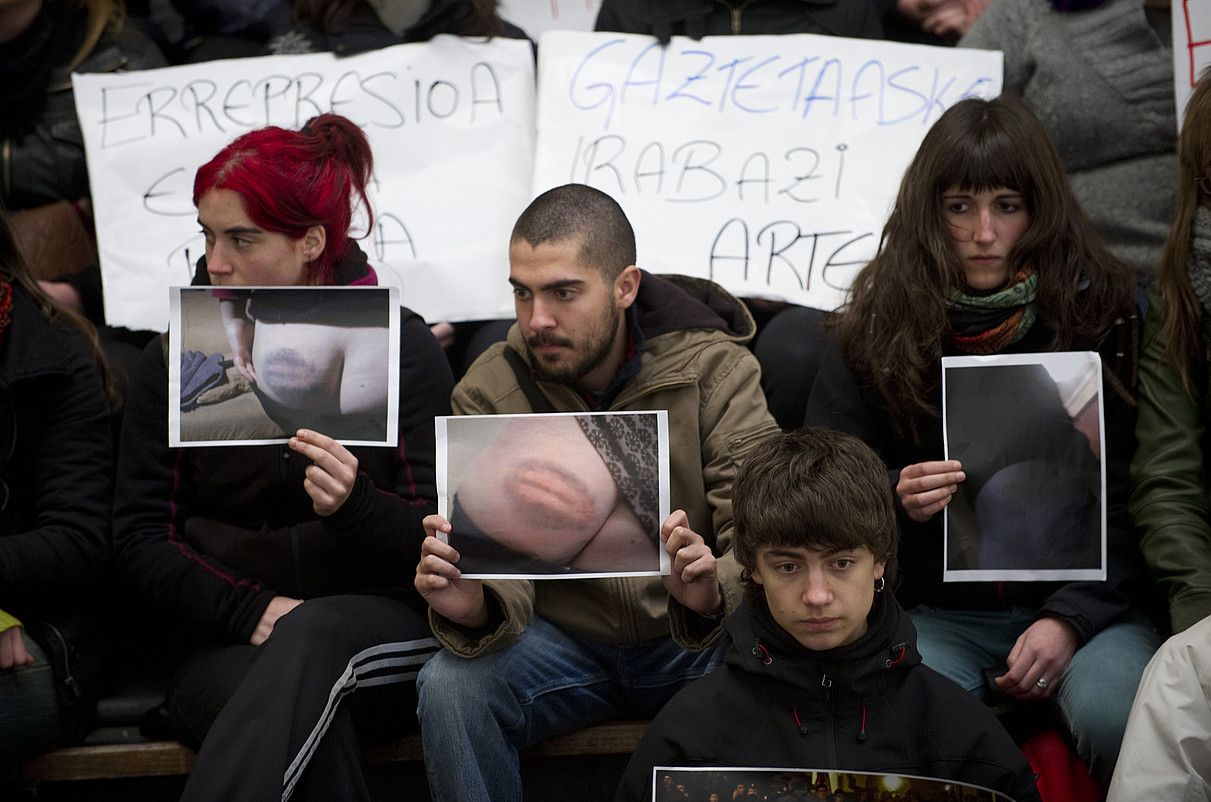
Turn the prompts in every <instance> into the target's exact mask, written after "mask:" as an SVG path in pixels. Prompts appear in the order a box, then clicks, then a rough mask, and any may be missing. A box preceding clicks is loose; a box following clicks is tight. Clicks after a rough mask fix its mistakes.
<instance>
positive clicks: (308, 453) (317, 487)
mask: <svg viewBox="0 0 1211 802" xmlns="http://www.w3.org/2000/svg"><path fill="white" fill-rule="evenodd" d="M290 447H291V448H292V449H294V450H295V451H297V452H298V453H300V454H302V455H303V456H304V457H306V458H307V459H309V460H311V464H310V465H308V466H307V472H306V478H305V479H303V489H304V490H306V491H307V495H309V496H311V507H312V509H314V510H315V514H316V515H321V516H324V517H327V516H329V515H331V514H332V513H334V512H336V511H337V510H339V509H340V508H341V506H342V505H343V504H344V503H345V502H346V501H348V500H349V494H350V493H352V492H353V483H354V482H356V481H357V457H355V456H353V455H352V454H351V453H349V449H347V448H345V447H344V446H343V445H341V444H340V443H338V442H336V441H335V440H333V439H332V438H331V437H328V436H327V435H322V434H320V433H319V432H313V431H311V430H310V429H299V430H298V432H296V433H295V435H294V437H292V438H290Z"/></svg>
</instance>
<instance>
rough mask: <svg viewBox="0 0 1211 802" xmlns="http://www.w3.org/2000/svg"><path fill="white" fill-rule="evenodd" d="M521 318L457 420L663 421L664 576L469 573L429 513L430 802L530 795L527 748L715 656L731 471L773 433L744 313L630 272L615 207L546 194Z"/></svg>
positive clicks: (673, 685)
mask: <svg viewBox="0 0 1211 802" xmlns="http://www.w3.org/2000/svg"><path fill="white" fill-rule="evenodd" d="M509 283H510V284H511V285H512V286H513V294H514V301H515V306H516V310H517V325H515V326H514V327H513V328H512V329H511V330H510V331H509V335H508V338H507V340H506V342H504V343H498V344H496V345H494V346H493V347H491V348H490V349H489V350H488V351H486V352H485V353H484V354H483V355H482V356H481V357H480V358H479V359H478V360H477V361H476V362H475V364H474V365H472V366H471V368H470V369H469V370H468V371H467V374H466V376H465V377H464V378H463V380H462V381H461V382H460V383H459V384H458V386H457V387H455V389H454V395H453V396H452V399H451V405H452V407H453V409H454V412H455V413H456V414H480V415H482V414H509V413H513V414H518V413H529V412H591V411H625V410H655V409H664V410H668V422H669V453H670V455H671V456H670V466H669V468H670V470H669V472H670V488H671V501H672V506H673V508H674V510H675V512H674V513H673V514H672V515H671V516H669V518H668V519H667V520H665V521H664V522H663V524H662V526H661V533H660V536H661V541H662V542H663V543H664V547H665V548H666V550H667V551H668V552H669V556H670V561H671V564H672V571H671V574H670V575H669V576H667V577H663V578H662V580H663V581H661V579H657V578H647V577H629V578H619V577H616V578H609V579H583V580H577V581H543V582H538V583H534V582H530V581H526V580H486V581H482V582H481V581H477V580H468V579H462V578H461V577H460V574H459V570H458V561H459V555H458V552H457V551H456V550H455V549H454V548H453V547H451V546H450V545H448V544H446V543H443V542H441V540H439V539H438V537H436V535H437V534H438V533H439V532H442V533H447V534H449V533H450V532H451V531H452V529H451V526H450V523H449V522H448V521H446V520H445V519H443V518H441V517H440V516H429V517H428V518H426V519H425V526H426V529H427V534H428V535H429V537H426V538H425V541H424V544H423V546H422V551H421V561H420V563H419V564H418V566H417V573H416V587H417V589H418V590H419V591H420V593H421V594H422V595H423V596H424V597H425V599H426V600H427V601H428V603H429V606H430V610H429V619H430V623H431V624H432V626H433V631H434V634H435V635H436V636H437V638H438V640H440V641H441V643H442V645H443V646H444V647H445V649H444V650H443V651H442V652H441V653H440V654H439V655H438V656H437V657H436V658H434V659H433V660H431V661H430V663H429V664H428V666H427V667H426V668H425V670H424V671H423V672H422V673H421V676H420V678H419V680H418V682H419V688H420V705H419V710H418V712H419V714H420V718H421V730H422V735H423V738H424V744H425V767H426V771H427V772H428V776H429V785H430V789H431V792H432V796H433V798H434V799H442V800H451V801H452V802H453V801H456V800H486V799H520V798H521V796H522V789H521V778H520V773H519V766H518V752H519V750H521V749H524V748H525V747H527V746H530V745H531V744H534V743H537V742H538V741H541V740H543V739H545V738H549V737H551V736H554V735H558V734H560V733H564V732H569V731H572V730H576V729H580V728H582V727H585V726H587V725H589V724H592V723H594V722H597V721H603V720H608V719H611V718H619V717H626V718H647V717H651V716H652V715H654V714H655V713H656V711H657V710H659V708H660V706H661V705H662V704H663V703H664V702H665V701H666V700H667V699H668V698H670V697H671V696H672V695H673V694H674V693H676V691H677V690H678V689H680V688H681V686H682V685H684V684H685V683H686V682H687V681H689V680H691V679H694V678H696V677H699V676H701V675H703V674H705V673H707V672H708V671H710V670H711V669H712V668H714V667H715V665H716V664H717V663H718V661H719V659H720V657H721V656H722V651H721V650H720V648H719V646H718V644H719V639H720V636H721V635H722V627H721V622H722V617H723V614H724V612H725V610H729V609H732V608H733V607H735V606H736V605H737V604H738V603H739V601H740V595H741V594H740V590H739V582H738V574H739V569H738V567H737V566H736V564H735V561H734V560H732V559H731V557H730V556H724V557H723V558H722V559H720V560H719V562H718V564H716V557H717V556H721V555H724V554H725V553H726V552H727V551H728V550H729V548H730V544H731V537H732V505H731V486H732V477H733V476H734V474H735V471H736V468H737V465H738V462H739V460H740V459H741V457H742V456H743V455H744V453H745V452H746V451H747V450H748V449H749V448H751V447H752V446H753V445H754V444H755V443H757V442H758V441H760V440H761V439H763V438H764V437H766V436H769V435H771V434H773V433H775V432H776V431H777V430H778V429H777V424H775V423H774V420H773V418H772V417H770V415H769V412H768V411H767V409H766V404H765V398H764V396H763V395H762V393H761V386H760V371H759V368H758V366H757V362H756V360H755V359H754V357H753V356H752V354H750V353H749V352H748V350H747V349H746V348H745V347H744V343H746V342H747V341H748V340H749V339H750V338H751V337H752V335H753V330H754V324H753V320H752V317H751V316H750V315H749V313H748V311H747V310H746V309H745V308H744V306H743V304H741V303H740V302H739V301H738V300H736V299H735V298H733V297H732V296H731V295H729V294H728V293H727V292H725V291H724V290H723V289H722V288H720V287H718V286H717V285H715V284H713V283H712V282H710V281H706V280H704V279H694V278H687V277H684V276H654V275H652V274H650V273H647V272H645V271H642V270H640V269H639V268H638V267H636V266H635V235H634V232H633V230H632V228H631V225H630V223H629V222H628V221H627V219H626V215H625V214H624V213H623V211H622V209H621V207H619V206H618V204H617V203H616V202H614V200H613V199H612V198H610V197H609V196H608V195H606V194H604V193H602V192H599V191H597V190H595V189H592V188H590V187H587V186H583V185H578V184H569V185H567V186H563V187H558V188H556V189H552V190H550V191H548V192H546V193H544V194H542V195H540V196H539V197H538V198H537V199H535V200H534V202H533V203H531V204H530V206H529V207H528V208H527V209H526V210H525V211H524V212H523V213H522V215H521V217H520V218H519V219H518V221H517V224H516V225H515V226H514V228H513V235H512V238H511V240H510V248H509Z"/></svg>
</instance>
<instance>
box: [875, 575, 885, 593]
mask: <svg viewBox="0 0 1211 802" xmlns="http://www.w3.org/2000/svg"><path fill="white" fill-rule="evenodd" d="M885 587H887V580H886V579H884V578H883V577H879V578H878V579H876V580H875V593H882V592H883V588H885Z"/></svg>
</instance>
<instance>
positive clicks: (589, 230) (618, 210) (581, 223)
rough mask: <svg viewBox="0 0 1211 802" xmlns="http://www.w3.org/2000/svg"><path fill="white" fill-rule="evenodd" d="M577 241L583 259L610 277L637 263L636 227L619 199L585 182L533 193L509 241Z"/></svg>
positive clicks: (510, 242) (533, 243) (582, 260)
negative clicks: (619, 202)
mask: <svg viewBox="0 0 1211 802" xmlns="http://www.w3.org/2000/svg"><path fill="white" fill-rule="evenodd" d="M518 240H525V241H526V242H528V243H529V244H530V245H531V246H532V247H538V246H539V245H542V244H544V243H547V242H568V241H574V242H577V243H579V246H580V250H579V253H578V254H577V256H578V257H579V259H580V261H581V263H582V264H584V265H586V266H588V267H594V268H597V269H598V270H600V271H601V273H602V275H604V276H605V277H606V280H607V281H609V282H611V283H612V282H613V281H614V279H616V278H618V276H619V274H621V273H622V271H623V270H624V269H626V268H627V267H628V266H629V265H633V264H635V230H634V229H633V228H631V222H630V221H629V220H627V216H626V213H625V212H623V211H622V207H621V206H619V205H618V202H617V201H616V200H614V199H613V198H611V197H610V196H609V195H607V194H605V193H604V192H602V191H601V190H597V189H593V188H592V187H590V186H586V185H584V184H564V185H563V186H562V187H555V188H554V189H548V190H547V191H546V192H544V193H542V194H541V195H539V196H538V197H537V198H535V199H534V200H533V201H532V202H531V203H530V205H529V206H527V207H526V210H525V211H524V212H522V213H521V217H519V218H517V222H516V223H515V224H514V225H513V235H512V236H511V237H510V238H509V244H510V245H512V244H513V243H515V242H517V241H518Z"/></svg>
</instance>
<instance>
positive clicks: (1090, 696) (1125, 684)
mask: <svg viewBox="0 0 1211 802" xmlns="http://www.w3.org/2000/svg"><path fill="white" fill-rule="evenodd" d="M1035 613H1036V611H1035V610H1030V609H1026V608H1022V607H1015V608H1012V609H1010V610H1006V611H980V610H940V609H938V608H935V607H927V606H925V605H920V606H918V607H914V608H913V609H912V610H909V616H911V618H912V622H913V624H914V625H915V626H916V628H917V648H918V649H919V650H920V652H921V657H922V658H923V659H924V661H925V665H927V666H929V667H930V668H932V669H933V670H935V671H937V672H938V673H939V674H942V675H944V676H946V677H949V678H950V679H952V680H954V681H955V682H957V683H958V684H959V685H962V686H963V687H964V688H965V689H966V690H968V691H970V692H971V693H973V694H975V695H976V696H978V697H980V698H981V699H983V698H985V695H986V688H985V686H984V677H983V674H982V671H983V669H985V668H997V669H999V670H1003V669H1004V666H1005V659H1006V658H1007V657H1008V656H1009V652H1010V650H1011V649H1013V645H1014V643H1015V642H1017V639H1018V636H1019V635H1021V634H1022V633H1023V632H1025V631H1026V628H1027V627H1029V626H1030V625H1031V624H1032V623H1033V622H1034V616H1035ZM1160 643H1161V639H1160V636H1159V635H1158V634H1157V632H1156V629H1155V628H1154V627H1153V626H1152V625H1151V624H1150V623H1148V621H1147V619H1145V618H1144V617H1143V616H1142V615H1139V614H1138V613H1133V614H1131V615H1130V616H1128V617H1126V618H1125V619H1123V620H1122V621H1119V622H1118V623H1115V624H1111V625H1110V626H1108V627H1106V628H1105V629H1103V630H1102V631H1101V632H1098V633H1097V634H1096V635H1094V636H1093V637H1092V638H1090V639H1089V640H1088V641H1087V642H1086V643H1085V644H1084V645H1083V646H1081V647H1080V648H1079V649H1077V651H1076V654H1075V655H1073V657H1072V662H1070V663H1069V664H1068V669H1067V670H1066V671H1065V672H1064V675H1063V677H1061V678H1060V683H1059V687H1057V688H1056V689H1055V694H1054V696H1053V699H1054V701H1055V704H1056V706H1057V707H1058V708H1059V711H1060V717H1061V718H1062V719H1063V720H1064V723H1065V724H1066V725H1067V726H1068V729H1069V730H1071V731H1072V737H1073V740H1075V741H1076V749H1077V753H1078V754H1080V756H1081V759H1082V760H1084V761H1085V762H1086V763H1087V764H1089V769H1090V771H1091V773H1092V774H1093V777H1094V778H1095V779H1096V780H1097V781H1098V782H1099V783H1101V785H1102V787H1103V788H1108V787H1109V786H1110V778H1111V776H1112V775H1113V774H1114V764H1115V762H1116V761H1117V760H1118V753H1119V747H1120V745H1121V744H1122V740H1123V730H1124V728H1126V726H1127V714H1128V713H1130V712H1131V702H1132V701H1133V700H1134V699H1135V690H1136V688H1137V687H1138V686H1139V682H1140V675H1141V674H1143V673H1144V666H1146V665H1147V664H1148V660H1149V659H1151V657H1152V654H1153V653H1154V652H1155V651H1156V650H1157V648H1158V647H1159V646H1160Z"/></svg>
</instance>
